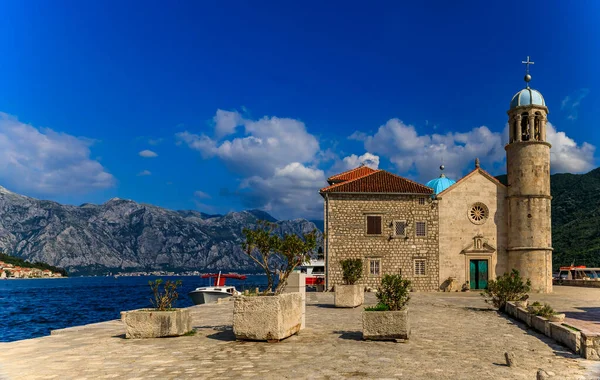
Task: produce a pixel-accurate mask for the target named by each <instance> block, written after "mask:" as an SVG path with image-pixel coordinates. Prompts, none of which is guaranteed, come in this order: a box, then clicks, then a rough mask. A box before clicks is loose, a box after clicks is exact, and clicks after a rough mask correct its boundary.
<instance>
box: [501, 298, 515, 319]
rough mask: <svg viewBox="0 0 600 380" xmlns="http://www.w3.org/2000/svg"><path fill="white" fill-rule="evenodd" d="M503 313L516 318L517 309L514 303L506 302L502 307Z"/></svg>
mask: <svg viewBox="0 0 600 380" xmlns="http://www.w3.org/2000/svg"><path fill="white" fill-rule="evenodd" d="M504 311H505V312H506V314H508V315H510V316H512V317H515V318H517V307H516V306H515V303H514V302H512V301H511V302H507V303H506V306H505V307H504Z"/></svg>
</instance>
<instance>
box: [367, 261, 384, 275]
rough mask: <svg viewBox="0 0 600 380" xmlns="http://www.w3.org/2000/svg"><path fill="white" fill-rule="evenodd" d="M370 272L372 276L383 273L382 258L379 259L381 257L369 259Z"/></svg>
mask: <svg viewBox="0 0 600 380" xmlns="http://www.w3.org/2000/svg"><path fill="white" fill-rule="evenodd" d="M369 274H370V275H371V276H379V275H381V260H379V259H374V260H369Z"/></svg>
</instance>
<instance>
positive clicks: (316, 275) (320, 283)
mask: <svg viewBox="0 0 600 380" xmlns="http://www.w3.org/2000/svg"><path fill="white" fill-rule="evenodd" d="M296 270H297V271H299V272H300V273H306V286H308V287H314V288H316V290H317V291H323V288H324V287H325V260H324V259H323V258H318V259H314V260H310V261H309V262H308V263H306V264H304V265H301V266H298V267H297V268H296Z"/></svg>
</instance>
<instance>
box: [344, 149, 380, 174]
mask: <svg viewBox="0 0 600 380" xmlns="http://www.w3.org/2000/svg"><path fill="white" fill-rule="evenodd" d="M342 163H343V167H342V170H350V169H354V168H356V167H358V166H360V165H365V166H368V167H370V168H371V169H377V168H379V156H376V155H374V154H371V153H369V152H367V153H365V154H363V155H362V156H357V155H356V154H352V155H350V156H347V157H344V159H343V160H342Z"/></svg>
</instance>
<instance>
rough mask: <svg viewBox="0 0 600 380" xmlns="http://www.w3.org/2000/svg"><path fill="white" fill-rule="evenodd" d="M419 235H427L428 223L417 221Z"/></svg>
mask: <svg viewBox="0 0 600 380" xmlns="http://www.w3.org/2000/svg"><path fill="white" fill-rule="evenodd" d="M415 230H416V233H417V236H427V225H426V224H425V222H417V223H416V224H415Z"/></svg>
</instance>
